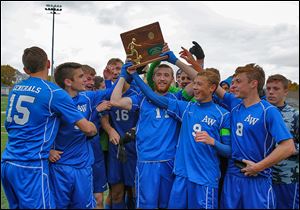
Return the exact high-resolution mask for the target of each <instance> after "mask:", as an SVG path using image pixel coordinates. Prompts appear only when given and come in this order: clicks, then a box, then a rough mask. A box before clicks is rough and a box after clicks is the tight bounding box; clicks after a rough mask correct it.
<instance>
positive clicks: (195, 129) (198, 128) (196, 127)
mask: <svg viewBox="0 0 300 210" xmlns="http://www.w3.org/2000/svg"><path fill="white" fill-rule="evenodd" d="M201 129H202V127H201V125H200V124H195V125H194V126H193V130H194V132H193V133H192V135H193V136H194V137H196V133H197V132H201Z"/></svg>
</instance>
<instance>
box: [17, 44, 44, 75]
mask: <svg viewBox="0 0 300 210" xmlns="http://www.w3.org/2000/svg"><path fill="white" fill-rule="evenodd" d="M47 61H48V56H47V54H46V52H45V51H44V50H43V49H41V48H39V47H30V48H26V49H25V50H24V53H23V56H22V62H23V65H24V67H25V68H26V69H28V70H29V71H30V72H31V73H36V72H39V71H43V70H44V69H45V67H46V66H47Z"/></svg>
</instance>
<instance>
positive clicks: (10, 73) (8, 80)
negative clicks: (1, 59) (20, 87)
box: [1, 65, 17, 86]
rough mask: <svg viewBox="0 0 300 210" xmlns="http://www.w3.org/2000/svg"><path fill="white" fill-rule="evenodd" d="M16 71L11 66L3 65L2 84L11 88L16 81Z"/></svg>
mask: <svg viewBox="0 0 300 210" xmlns="http://www.w3.org/2000/svg"><path fill="white" fill-rule="evenodd" d="M16 71H17V70H16V69H14V68H13V67H11V66H10V65H1V83H2V84H4V85H8V86H11V85H12V84H13V83H14V82H15V81H16Z"/></svg>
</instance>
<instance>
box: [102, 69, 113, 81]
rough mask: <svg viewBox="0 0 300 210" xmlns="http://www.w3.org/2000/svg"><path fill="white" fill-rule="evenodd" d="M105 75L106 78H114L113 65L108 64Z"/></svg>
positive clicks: (104, 71)
mask: <svg viewBox="0 0 300 210" xmlns="http://www.w3.org/2000/svg"><path fill="white" fill-rule="evenodd" d="M103 77H104V79H105V80H113V78H114V75H113V72H112V66H111V65H107V66H106V67H105V69H104V70H103Z"/></svg>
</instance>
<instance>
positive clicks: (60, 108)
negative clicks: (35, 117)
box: [50, 89, 84, 123]
mask: <svg viewBox="0 0 300 210" xmlns="http://www.w3.org/2000/svg"><path fill="white" fill-rule="evenodd" d="M50 106H51V111H52V112H54V113H58V115H59V116H61V117H62V119H63V120H65V121H66V122H69V123H75V122H77V121H79V120H81V119H83V118H84V116H83V115H82V113H81V112H80V111H79V110H78V109H77V108H76V106H75V104H74V102H73V100H72V98H71V97H70V96H69V95H68V94H67V92H66V91H64V90H62V89H60V90H57V91H54V92H53V98H52V101H51V104H50Z"/></svg>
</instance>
